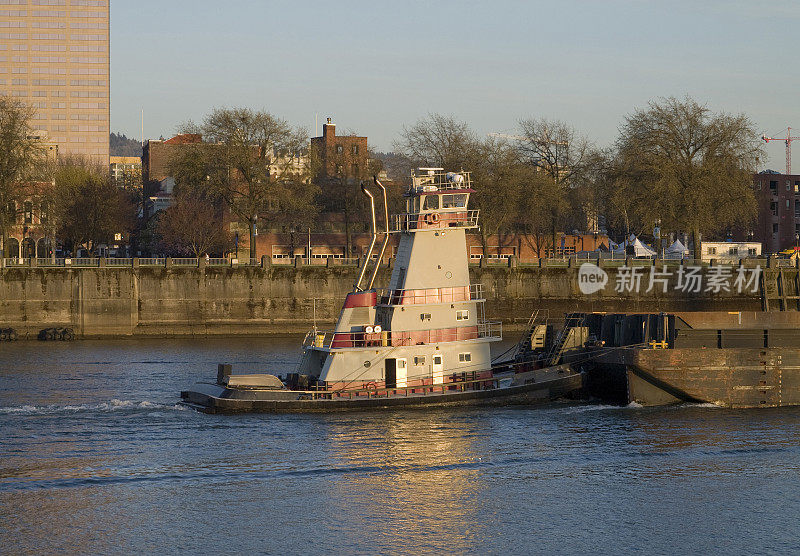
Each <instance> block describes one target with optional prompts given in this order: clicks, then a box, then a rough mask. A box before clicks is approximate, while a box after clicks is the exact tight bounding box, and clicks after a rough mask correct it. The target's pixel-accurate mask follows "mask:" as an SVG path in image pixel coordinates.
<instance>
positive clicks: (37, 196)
mask: <svg viewBox="0 0 800 556" xmlns="http://www.w3.org/2000/svg"><path fill="white" fill-rule="evenodd" d="M52 187H53V184H52V183H51V182H34V183H27V184H24V186H23V193H24V194H23V195H22V200H21V201H20V202H18V203H17V202H15V201H12V202H11V203H10V204H9V206H8V213H9V214H10V215H11V216H12V221H11V225H10V226H9V230H8V245H7V246H6V247H5V249H4V253H3V256H4V257H10V258H17V257H23V258H32V257H41V258H46V257H50V256H52V255H53V254H54V251H53V248H54V246H55V228H54V226H53V221H52V219H51V218H50V205H49V203H48V201H47V197H48V193H50V191H51V189H52Z"/></svg>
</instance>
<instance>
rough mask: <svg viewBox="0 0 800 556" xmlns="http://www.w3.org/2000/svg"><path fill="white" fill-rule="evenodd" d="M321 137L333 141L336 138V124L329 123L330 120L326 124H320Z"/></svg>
mask: <svg viewBox="0 0 800 556" xmlns="http://www.w3.org/2000/svg"><path fill="white" fill-rule="evenodd" d="M322 136H323V137H325V139H333V138H334V137H336V124H334V123H331V119H330V118H328V123H326V124H322Z"/></svg>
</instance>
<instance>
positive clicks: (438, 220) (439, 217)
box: [389, 210, 480, 232]
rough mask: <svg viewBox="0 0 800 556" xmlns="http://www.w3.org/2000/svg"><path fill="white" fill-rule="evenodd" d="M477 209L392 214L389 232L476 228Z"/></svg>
mask: <svg viewBox="0 0 800 556" xmlns="http://www.w3.org/2000/svg"><path fill="white" fill-rule="evenodd" d="M479 213H480V211H479V210H458V211H454V212H446V211H438V212H406V213H403V214H394V215H392V226H391V228H390V230H389V231H391V232H405V231H408V230H441V229H447V228H477V227H478V215H479Z"/></svg>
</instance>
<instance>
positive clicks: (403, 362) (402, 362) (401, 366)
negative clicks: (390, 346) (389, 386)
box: [397, 359, 406, 369]
mask: <svg viewBox="0 0 800 556" xmlns="http://www.w3.org/2000/svg"><path fill="white" fill-rule="evenodd" d="M397 368H398V369H405V368H406V360H405V359H398V360H397Z"/></svg>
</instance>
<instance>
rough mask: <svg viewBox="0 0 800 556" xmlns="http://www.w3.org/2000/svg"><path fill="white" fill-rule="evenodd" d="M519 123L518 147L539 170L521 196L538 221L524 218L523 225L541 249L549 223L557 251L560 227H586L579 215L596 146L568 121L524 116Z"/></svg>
mask: <svg viewBox="0 0 800 556" xmlns="http://www.w3.org/2000/svg"><path fill="white" fill-rule="evenodd" d="M519 126H520V130H521V136H520V137H519V138H518V139H517V142H516V147H517V150H518V151H519V155H520V158H521V159H522V161H524V162H525V163H526V164H528V165H529V166H531V167H532V168H535V169H536V170H537V172H538V174H539V175H538V176H537V177H536V178H535V179H531V180H530V182H529V191H528V193H527V194H526V195H525V198H523V199H522V200H521V203H522V206H524V207H527V208H526V210H527V211H528V215H529V218H535V219H536V220H537V221H536V222H525V221H524V220H523V221H522V222H521V227H522V228H523V229H526V230H529V232H528V233H529V235H531V236H532V237H534V238H535V241H536V246H535V249H536V251H537V253H540V252H541V251H542V243H543V229H544V228H545V227H547V228H548V229H549V230H550V233H551V235H552V246H553V253H554V254H555V252H556V249H557V245H556V242H557V232H558V231H559V230H564V231H567V230H570V229H572V228H578V229H583V228H584V227H585V226H584V222H579V218H580V215H582V214H584V213H585V212H586V211H587V207H586V206H584V204H585V203H586V201H587V195H586V194H585V190H584V182H585V180H586V179H587V174H588V172H589V170H590V168H591V162H592V161H593V160H594V153H595V150H594V148H593V147H592V145H591V144H590V143H589V141H588V140H587V139H586V138H585V137H583V136H582V135H580V134H578V132H577V131H575V129H573V128H572V127H570V126H569V125H568V124H566V123H564V122H560V121H557V120H548V119H545V118H538V119H537V118H528V119H523V120H521V121H520V123H519ZM533 211H535V213H533ZM539 256H541V254H540V255H539Z"/></svg>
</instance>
